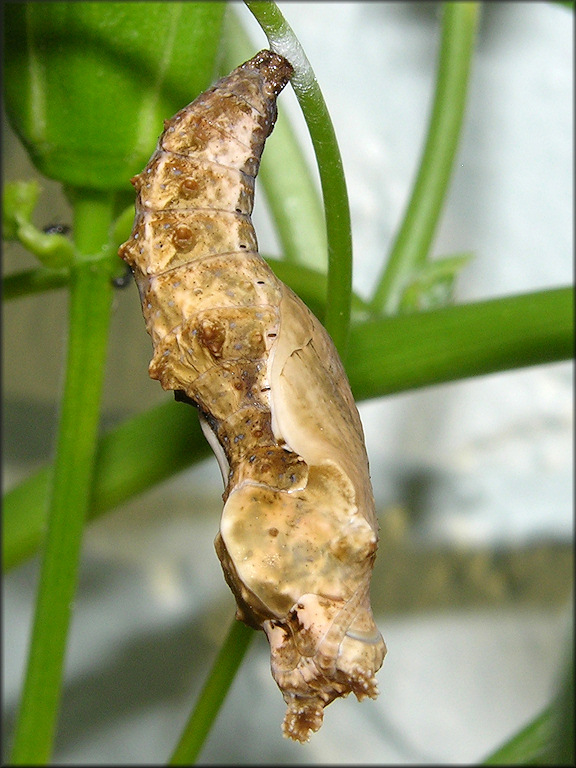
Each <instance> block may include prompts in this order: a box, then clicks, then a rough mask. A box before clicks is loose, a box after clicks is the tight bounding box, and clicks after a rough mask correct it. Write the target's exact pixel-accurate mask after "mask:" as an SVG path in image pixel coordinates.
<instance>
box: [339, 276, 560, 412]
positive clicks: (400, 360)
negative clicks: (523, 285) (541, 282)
mask: <svg viewBox="0 0 576 768" xmlns="http://www.w3.org/2000/svg"><path fill="white" fill-rule="evenodd" d="M573 302H574V291H573V289H572V288H558V289H556V290H550V291H538V292H535V293H528V294H523V295H521V296H507V297H505V298H502V299H491V300H489V301H482V302H475V303H471V304H461V305H458V306H454V307H444V308H443V309H437V310H432V311H430V312H419V313H415V314H410V315H404V316H398V317H393V318H380V319H379V320H373V321H370V322H367V323H362V324H360V325H358V326H357V327H353V328H352V333H351V345H350V354H349V359H348V364H349V372H350V383H351V385H352V391H353V392H354V397H355V398H356V399H359V400H363V399H364V398H368V397H381V396H383V395H388V394H392V393H394V392H404V391H407V390H409V389H415V388H417V387H426V386H430V385H432V384H440V383H443V382H447V381H458V380H461V379H465V378H469V377H471V376H482V375H485V374H487V373H496V372H497V371H506V370H512V369H515V368H523V367H525V366H529V365H539V364H542V363H552V362H555V361H558V360H568V359H570V358H571V357H572V356H573V354H574V316H573V306H574V305H573Z"/></svg>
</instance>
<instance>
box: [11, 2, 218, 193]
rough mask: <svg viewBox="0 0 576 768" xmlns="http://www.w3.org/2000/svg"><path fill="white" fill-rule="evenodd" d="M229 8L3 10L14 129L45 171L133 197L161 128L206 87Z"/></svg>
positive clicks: (27, 6)
mask: <svg viewBox="0 0 576 768" xmlns="http://www.w3.org/2000/svg"><path fill="white" fill-rule="evenodd" d="M223 12H224V4H223V3H203V2H199V3H194V2H190V3H158V2H157V3H124V2H98V3H93V2H92V3H78V2H54V3H48V2H38V3H8V4H6V5H5V6H4V25H5V36H4V43H5V49H4V86H5V103H6V110H7V113H8V117H9V120H10V122H11V124H12V126H13V128H14V130H15V131H16V133H17V134H18V135H19V137H20V138H21V140H22V142H23V143H24V145H25V147H26V148H27V150H28V152H29V154H30V157H31V160H32V162H33V163H34V165H35V166H36V167H37V168H38V170H39V171H40V172H41V173H43V174H44V175H45V176H48V177H49V178H52V179H56V180H58V181H61V182H63V183H65V184H68V185H71V186H77V187H87V188H90V189H100V190H105V189H107V190H117V189H129V188H130V185H129V179H130V177H131V176H133V175H134V174H135V173H137V172H139V171H140V170H141V169H142V168H143V166H144V165H145V164H146V162H147V161H148V158H149V156H150V154H151V152H152V150H153V148H154V144H155V142H156V140H157V138H158V135H159V134H160V133H161V130H162V120H163V119H164V118H165V117H166V116H169V115H172V114H174V113H175V112H176V111H177V110H178V109H180V108H181V107H182V106H183V105H185V104H187V103H188V102H190V101H192V100H193V99H194V98H195V97H196V96H197V94H198V93H199V92H200V91H201V90H204V89H205V88H206V86H207V85H208V84H209V82H210V80H211V78H212V75H213V71H214V60H215V56H216V52H217V47H218V41H219V35H220V26H221V21H222V17H223Z"/></svg>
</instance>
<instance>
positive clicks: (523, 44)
mask: <svg viewBox="0 0 576 768" xmlns="http://www.w3.org/2000/svg"><path fill="white" fill-rule="evenodd" d="M279 6H280V8H281V10H282V11H283V13H284V14H285V17H286V18H287V20H288V21H289V23H290V24H291V26H292V27H293V29H294V31H295V32H296V34H297V36H298V37H299V39H300V41H301V43H302V45H303V47H304V49H305V51H306V53H307V55H308V58H309V60H310V62H311V64H312V66H313V68H314V70H315V72H316V75H317V78H318V81H319V83H320V85H321V87H322V90H323V93H324V97H325V99H326V102H327V104H328V107H329V110H330V112H331V115H332V119H333V122H334V125H335V129H336V134H337V136H338V139H339V142H340V148H341V152H342V156H343V161H344V168H345V171H346V176H347V180H348V187H349V195H350V204H351V210H352V221H353V233H354V250H355V283H354V284H355V288H356V290H357V291H358V292H359V293H360V294H362V295H364V296H368V295H369V292H370V289H371V287H372V286H373V285H374V283H375V280H376V278H377V276H378V274H379V271H380V265H381V263H382V260H383V258H384V255H385V254H386V252H387V250H388V248H389V245H390V241H391V238H392V236H393V234H394V233H395V231H396V229H397V226H398V223H399V221H400V218H401V216H402V214H403V210H404V206H405V203H406V199H407V196H408V194H409V190H410V187H411V183H412V181H413V176H414V173H415V170H416V167H417V163H418V160H419V156H420V151H421V148H422V142H423V137H424V133H425V130H426V125H427V119H428V114H429V109H430V106H431V99H432V93H433V85H434V79H435V71H436V57H437V52H438V45H439V19H438V13H439V5H438V4H436V3H388V2H386V3H383V2H375V3H372V2H371V3H362V2H353V3H352V2H337V3H326V2H323V3H314V2H312V3H310V2H306V3H304V2H302V3H299V2H290V3H279ZM236 9H237V11H238V12H239V13H240V15H241V17H242V18H243V19H244V20H245V22H246V26H247V29H248V30H250V33H251V36H252V38H253V40H254V45H255V50H257V49H259V48H262V47H265V46H266V40H265V38H264V36H263V34H262V33H261V31H260V30H259V28H257V25H256V23H255V22H254V20H253V18H252V16H251V15H250V14H249V13H248V12H247V11H246V9H245V8H244V7H243V5H241V4H236ZM573 77H574V76H573V19H572V16H571V11H568V10H566V9H565V8H563V7H560V6H559V5H555V4H550V3H506V2H503V3H494V4H486V5H484V7H483V10H482V18H481V24H480V30H479V36H478V46H477V53H476V56H475V59H474V63H473V71H472V79H471V87H470V93H469V101H468V109H467V116H466V124H465V129H464V133H463V137H462V142H461V145H460V150H459V155H458V164H457V169H456V172H455V175H454V179H453V182H452V185H451V188H450V194H449V197H448V200H447V205H446V208H445V211H444V215H443V218H442V224H441V227H440V231H439V233H438V237H437V239H436V243H435V246H434V252H435V253H436V254H437V255H443V254H449V253H456V252H461V251H473V252H474V254H475V257H474V259H473V261H472V262H471V264H470V265H469V266H468V267H467V268H466V269H465V270H464V272H463V273H462V276H461V278H460V280H459V283H458V290H457V300H458V301H474V300H481V299H484V298H490V297H496V296H505V295H509V294H515V293H522V292H527V291H531V290H539V289H544V288H548V287H557V286H561V285H567V284H570V283H572V281H573V274H572V254H573V218H572V207H573V96H572V94H573ZM281 104H282V105H283V106H284V107H285V108H286V109H287V110H289V112H290V114H291V117H293V122H294V123H295V125H296V127H297V130H298V131H299V132H300V133H301V136H302V141H303V143H305V145H306V147H307V152H309V156H310V158H311V163H313V161H312V150H311V148H310V146H309V141H308V138H307V134H306V128H305V126H304V124H303V121H302V118H301V116H300V115H299V113H298V107H297V104H296V101H295V98H294V96H293V94H292V92H290V90H289V89H287V91H286V93H285V94H283V95H282V97H281ZM166 117H169V116H168V115H167V116H166ZM3 157H4V177H5V180H9V181H11V180H15V179H28V178H32V177H35V176H36V174H35V172H34V170H33V169H32V167H31V166H30V163H29V161H28V160H27V157H26V155H25V152H24V150H23V149H22V148H21V146H20V145H19V143H18V141H17V139H15V137H14V135H13V134H12V133H11V131H10V128H9V126H8V125H7V123H6V120H5V118H3ZM42 185H43V188H44V190H45V191H44V194H43V197H42V201H43V203H44V208H43V209H41V210H39V211H38V216H37V222H36V223H37V224H38V225H39V226H44V225H48V224H53V223H64V224H70V223H71V222H70V214H69V210H68V209H67V206H66V203H65V201H64V200H63V198H62V196H61V195H60V193H59V189H58V185H56V184H52V183H51V182H49V181H46V180H42ZM254 223H255V227H256V231H257V232H258V239H259V242H260V247H261V250H262V251H263V252H266V253H277V247H276V243H275V238H274V236H273V233H272V230H271V226H270V222H269V219H268V216H267V213H266V209H265V204H264V200H263V198H262V196H259V195H258V191H257V194H256V209H255V214H254ZM3 261H4V270H5V272H10V271H13V270H16V269H23V268H25V267H27V266H33V265H34V259H33V258H32V257H31V256H28V255H26V254H25V253H24V251H23V250H21V249H19V248H18V247H16V246H12V245H10V247H6V248H5V250H4V260H3ZM65 322H66V293H65V291H58V292H53V293H49V294H46V295H44V296H34V297H29V298H26V299H21V300H18V301H16V302H12V303H10V304H6V305H4V307H3V337H4V344H3V374H4V375H3V420H4V423H3V427H4V429H3V434H2V438H3V452H2V455H3V457H4V461H3V472H4V487H5V489H6V488H9V487H11V486H12V485H14V484H15V483H17V482H18V481H19V480H21V479H22V478H24V477H26V476H27V475H28V474H29V473H30V472H31V471H33V470H34V469H36V468H38V467H39V466H41V465H42V464H43V463H45V462H46V461H47V460H48V459H49V458H50V456H51V455H52V450H53V443H54V435H55V428H56V423H57V422H56V419H57V407H58V406H57V403H58V400H59V396H60V389H61V384H62V369H63V362H64V354H65V341H66V325H65ZM24 350H26V352H25V354H24ZM150 352H151V344H150V341H149V337H148V336H147V334H146V333H145V330H144V324H143V321H142V316H141V311H140V304H139V299H138V295H137V291H136V289H135V286H133V285H131V286H130V287H129V288H127V289H126V290H123V291H120V290H119V291H118V293H117V297H116V306H115V313H114V317H113V324H112V333H111V344H110V353H109V354H110V356H109V373H108V378H107V383H106V391H105V398H104V416H103V426H104V427H106V426H110V425H112V424H115V423H118V422H119V421H121V420H123V419H125V418H127V417H128V416H130V415H132V414H134V413H137V412H139V411H141V410H143V409H146V408H148V407H150V406H152V405H154V404H157V403H160V402H162V401H163V400H164V399H165V398H168V397H171V394H169V393H164V392H163V391H162V389H161V388H160V386H159V385H158V383H157V382H152V381H150V380H149V378H148V375H147V367H148V361H149V358H150ZM572 379H573V372H572V364H571V363H559V364H554V365H547V366H541V367H535V368H531V369H525V370H520V371H515V372H512V373H502V374H498V375H493V376H486V377H482V378H479V379H477V380H466V381H462V382H457V383H453V384H447V385H441V386H435V387H431V388H428V389H424V390H422V391H415V392H409V393H405V394H401V395H395V396H392V397H389V398H386V399H382V400H375V401H371V402H365V403H362V404H360V413H361V416H362V419H363V422H364V426H365V431H366V439H367V447H368V453H369V456H370V465H371V473H372V478H373V484H374V489H375V495H376V502H377V509H378V513H379V519H380V525H381V534H380V536H381V542H380V550H379V557H378V560H377V563H376V568H375V574H374V578H373V588H372V594H373V606H374V610H375V614H376V618H377V622H378V624H379V627H380V629H381V631H382V634H383V635H384V638H385V640H386V643H387V645H388V656H387V657H386V659H385V661H384V665H383V667H382V669H381V671H380V673H379V675H378V679H379V687H380V697H379V699H378V701H377V702H370V701H367V702H364V703H362V704H359V703H358V702H356V701H355V700H354V699H353V698H349V699H346V700H344V701H338V702H335V703H334V704H332V705H331V706H330V707H329V708H328V709H327V710H326V713H325V722H324V726H323V728H322V730H321V731H320V732H319V733H318V734H316V735H315V736H313V737H312V740H311V742H310V743H309V744H308V745H306V746H304V747H302V746H299V745H296V744H292V743H289V742H287V741H285V740H284V739H283V738H282V736H281V731H280V723H281V721H282V718H283V713H284V703H283V700H282V696H281V694H280V692H279V691H278V689H277V687H276V685H275V683H274V681H273V679H272V678H271V675H270V671H269V653H268V648H267V643H266V641H265V638H264V637H263V635H262V634H261V633H259V634H258V635H257V636H256V637H255V639H254V641H253V644H252V646H251V648H250V650H249V652H248V657H247V660H246V662H245V664H244V665H243V667H242V669H241V671H240V674H239V675H238V677H237V679H236V680H235V682H234V684H233V687H232V689H231V692H230V694H229V696H228V698H227V701H226V703H225V706H224V708H223V710H222V712H221V714H220V716H219V718H218V721H217V723H216V725H215V727H214V729H213V731H212V733H211V736H210V738H209V741H208V742H207V745H206V747H205V749H204V752H203V753H202V755H201V762H203V763H252V764H258V763H266V764H274V763H276V764H284V763H309V764H310V763H312V764H314V763H387V762H395V763H406V764H411V763H418V764H424V763H440V762H442V763H467V762H476V761H479V760H481V759H482V758H484V757H485V756H487V755H488V754H489V753H490V752H491V751H492V750H494V749H495V748H496V747H497V746H499V744H500V743H501V742H503V741H505V740H506V739H507V738H509V737H510V736H511V735H512V734H513V733H514V732H515V731H516V730H517V729H519V728H520V727H522V726H523V725H524V724H525V723H527V722H528V721H529V720H530V719H531V718H533V717H534V716H536V715H537V714H538V713H539V712H540V711H541V709H542V708H543V707H544V706H545V705H546V704H547V703H548V702H549V701H550V698H551V696H552V695H553V694H554V692H555V690H556V686H557V683H558V677H559V675H560V674H561V671H562V664H563V660H564V656H565V655H566V654H567V652H568V647H567V641H568V632H569V628H570V627H571V624H572V608H571V605H572V593H573V580H572V579H573V550H572V545H573V515H572V497H573V479H572V478H573V474H572V467H573V450H572V427H573V425H572V413H573V405H572V385H573V381H572ZM182 407H185V406H182ZM221 493H222V482H221V477H220V472H219V470H218V467H217V464H216V461H215V460H214V459H210V460H209V461H207V462H205V463H203V464H202V465H200V466H198V467H196V468H193V469H191V470H188V471H186V472H183V473H180V474H179V475H178V476H177V477H175V478H174V479H173V480H171V481H169V482H166V483H164V484H163V485H162V486H160V487H158V488H156V489H155V490H154V491H153V492H150V493H147V494H145V495H142V496H140V497H138V498H136V499H134V500H133V501H132V502H131V503H130V504H126V505H124V506H123V507H122V508H120V509H118V510H116V511H115V512H113V513H111V514H108V515H106V516H104V517H103V518H102V519H100V520H98V521H97V522H95V523H93V524H92V525H90V527H89V528H88V530H87V533H86V536H85V542H84V549H83V561H82V570H81V581H80V586H79V591H78V595H77V602H76V606H75V617H74V623H73V628H72V634H71V638H70V647H69V654H68V661H67V673H66V688H65V693H64V699H63V710H62V718H61V724H60V729H59V734H58V741H57V752H56V754H55V756H54V762H56V763H59V764H103V763H114V764H129V763H159V762H165V761H166V759H167V758H168V756H169V754H170V753H171V751H172V749H173V747H174V745H175V743H176V741H177V739H178V737H179V735H180V732H181V730H182V728H183V726H184V723H185V721H186V718H187V716H188V713H189V711H190V708H191V706H192V703H193V702H194V701H195V699H196V696H197V694H198V692H199V690H200V687H201V686H202V683H203V681H204V679H205V675H206V674H207V671H208V669H209V665H210V664H211V662H212V660H213V659H214V657H215V654H216V652H217V649H218V647H219V645H220V644H221V642H222V640H223V637H224V635H225V633H226V631H227V629H228V626H229V623H230V620H231V618H232V616H233V612H234V601H233V598H232V596H231V594H230V593H229V590H228V588H227V586H226V584H225V583H224V580H223V578H222V573H221V569H220V565H219V563H218V560H217V558H216V555H215V552H214V549H213V543H212V542H213V539H214V536H215V534H216V531H217V528H218V520H219V515H220V511H221V507H222V501H221ZM37 574H38V560H37V559H34V560H32V561H30V562H29V563H26V564H25V565H23V566H21V567H19V568H18V569H16V570H15V571H14V572H12V573H10V574H9V575H8V576H7V577H6V578H5V580H4V590H3V618H4V621H3V632H4V636H3V702H4V713H3V718H4V720H3V725H4V734H5V736H6V737H7V738H6V739H5V740H4V741H5V745H6V742H7V743H9V737H10V731H11V729H12V727H13V723H14V717H15V713H16V706H17V696H18V691H19V688H20V685H21V679H22V673H23V669H24V663H25V659H26V652H27V640H28V634H29V629H30V621H31V617H32V612H33V607H34V596H35V586H36V579H37Z"/></svg>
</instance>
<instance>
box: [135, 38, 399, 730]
mask: <svg viewBox="0 0 576 768" xmlns="http://www.w3.org/2000/svg"><path fill="white" fill-rule="evenodd" d="M291 75H292V67H291V65H290V64H289V62H288V61H287V60H286V59H285V58H283V57H282V56H280V55H278V54H275V53H273V52H271V51H268V50H264V51H261V52H260V53H258V54H257V55H256V56H254V58H253V59H251V60H250V61H247V62H246V63H245V64H243V65H242V66H240V67H238V68H237V69H235V70H234V71H233V72H232V73H231V74H230V75H228V76H227V77H224V78H222V79H221V80H219V81H218V82H217V83H216V84H215V85H214V86H213V87H212V88H210V89H209V90H208V91H206V92H205V93H203V94H201V95H200V96H199V97H198V98H197V99H196V100H195V101H194V102H192V103H191V104H189V105H188V106H187V107H184V109H182V110H181V111H180V112H178V114H176V115H175V116H174V117H173V118H172V119H171V120H168V121H166V123H165V130H164V133H163V134H162V136H161V137H160V139H159V142H158V146H157V149H156V151H155V152H154V154H153V155H152V157H151V159H150V162H149V163H148V165H147V166H146V168H145V169H144V170H143V171H142V173H140V174H138V176H135V177H134V179H132V183H133V184H134V186H135V187H136V189H137V191H138V199H137V203H136V218H135V221H134V227H133V230H132V234H131V236H130V239H129V240H128V241H127V242H126V243H124V245H122V246H121V248H120V256H121V257H122V258H123V259H124V260H125V261H126V262H127V263H128V264H129V265H130V267H131V269H132V271H133V273H134V277H135V279H136V283H137V285H138V289H139V291H140V297H141V300H142V310H143V314H144V318H145V321H146V327H147V329H148V333H149V334H150V336H151V337H152V341H153V344H154V357H153V359H152V361H151V363H150V376H151V377H152V378H153V379H158V380H159V381H160V382H161V384H162V386H163V387H164V389H172V390H176V391H177V392H178V393H180V397H181V398H183V399H186V400H188V401H190V402H192V403H193V404H194V405H196V406H197V408H198V410H199V414H200V419H201V422H202V424H203V429H204V432H205V434H206V436H207V438H208V440H209V441H210V444H211V445H212V447H213V448H214V451H215V453H216V455H217V457H218V460H219V463H220V466H221V469H222V474H223V477H224V482H225V485H226V488H225V491H224V495H223V498H224V502H225V503H224V509H223V512H222V520H221V524H220V532H219V534H218V536H217V537H216V542H215V544H216V552H217V553H218V557H219V558H220V561H221V563H222V568H223V570H224V576H225V578H226V581H227V582H228V584H229V586H230V588H231V589H232V592H233V593H234V596H235V598H236V602H237V606H238V610H237V614H236V615H237V618H239V619H241V620H242V621H244V622H246V623H247V624H249V625H250V626H252V627H254V628H256V629H263V630H264V632H265V633H266V635H267V637H268V640H269V642H270V651H271V668H272V674H273V676H274V679H275V680H276V682H277V684H278V686H279V687H280V690H281V691H282V694H283V696H284V699H285V701H286V704H287V706H288V709H287V712H286V717H285V720H284V725H283V730H284V734H285V735H286V736H289V737H290V738H292V739H295V740H297V741H301V742H303V741H307V740H308V739H309V737H310V733H311V732H312V731H317V730H318V729H319V728H320V726H321V724H322V717H323V710H324V707H326V705H328V704H329V703H330V702H331V701H333V700H334V699H336V698H338V697H341V696H347V695H348V694H349V693H350V692H353V693H354V694H355V695H356V697H357V698H358V699H363V698H365V697H371V698H375V697H376V696H377V694H378V691H377V687H376V679H375V673H376V672H377V671H378V669H379V668H380V666H381V664H382V661H383V659H384V655H385V653H386V648H385V645H384V642H383V640H382V636H381V635H380V632H379V631H378V629H377V627H376V625H375V623H374V619H373V616H372V610H371V607H370V596H369V587H370V576H371V572H372V566H373V564H374V558H375V555H376V545H377V538H378V536H377V529H378V524H377V521H376V515H375V511H374V499H373V495H372V488H371V484H370V476H369V473H368V459H367V456H366V449H365V447H364V438H363V432H362V425H361V422H360V417H359V415H358V411H357V409H356V406H355V404H354V400H353V397H352V393H351V391H350V386H349V384H348V380H347V378H346V374H345V372H344V369H343V367H342V364H341V362H340V360H339V358H338V354H337V352H336V349H335V348H334V345H333V343H332V341H331V339H330V337H329V336H328V334H327V333H326V331H325V330H324V328H323V327H322V325H321V324H320V322H319V321H318V320H317V319H316V318H315V317H314V315H313V314H312V313H311V312H310V311H309V310H308V308H307V307H306V306H305V305H304V304H303V303H302V301H301V300H300V299H299V298H298V297H297V296H296V295H295V294H294V293H293V292H292V291H291V290H290V289H289V288H288V287H287V286H286V285H284V284H283V283H281V282H280V281H279V280H278V279H277V278H276V277H275V275H274V274H273V272H272V271H271V270H270V268H269V267H268V266H267V264H266V263H265V261H264V260H263V259H262V258H261V256H260V255H259V253H258V245H257V241H256V234H255V232H254V229H253V227H252V222H251V219H250V215H251V213H252V206H253V200H254V180H255V177H256V174H257V173H258V166H259V162H260V157H261V155H262V150H263V148H264V142H265V140H266V138H267V137H268V136H269V135H270V133H271V131H272V128H273V126H274V122H275V120H276V99H277V97H278V94H279V93H280V91H281V90H282V89H283V88H284V86H285V85H286V83H287V82H288V80H289V79H290V77H291Z"/></svg>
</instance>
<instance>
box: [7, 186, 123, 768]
mask: <svg viewBox="0 0 576 768" xmlns="http://www.w3.org/2000/svg"><path fill="white" fill-rule="evenodd" d="M74 208H75V211H74V214H75V221H74V232H75V241H76V248H77V251H78V253H79V254H80V255H81V256H86V257H87V258H86V260H85V261H80V262H79V263H78V264H77V265H75V266H74V268H73V269H72V273H71V283H70V309H69V323H70V330H69V340H68V357H67V368H66V379H65V384H64V394H63V400H62V412H61V416H60V425H59V433H58V440H57V448H56V460H55V464H54V475H53V478H52V487H51V489H50V495H49V508H48V516H47V520H48V530H47V536H46V540H45V549H44V556H43V561H42V569H41V575H40V583H39V587H38V597H37V604H36V612H35V616H34V624H33V630H32V640H31V645H30V654H29V658H28V666H27V670H26V678H25V682H24V689H23V693H22V699H21V702H20V711H19V717H18V722H17V725H16V732H15V740H14V747H13V752H12V763H14V764H19V765H22V764H27V765H42V764H45V763H46V762H48V761H49V760H50V756H51V752H52V744H53V740H54V733H55V730H56V723H57V717H58V709H59V702H60V695H61V688H62V674H63V667H64V657H65V651H66V641H67V634H68V627H69V623H70V617H71V607H72V605H73V601H74V594H75V591H76V583H77V571H78V562H79V553H80V545H81V541H82V530H83V525H84V520H85V516H86V512H87V510H88V507H89V504H90V489H91V485H92V476H93V470H94V457H95V453H96V444H97V431H98V421H99V409H100V399H101V391H102V380H103V371H104V366H105V360H106V348H107V341H108V325H109V319H110V308H111V303H112V287H111V283H110V266H109V261H108V260H102V248H103V244H104V245H105V244H106V243H107V241H108V230H109V226H110V222H111V216H112V198H111V195H109V194H91V193H84V194H82V193H78V194H77V195H76V196H75V200H74ZM96 254H99V255H100V261H99V262H97V261H92V260H91V259H92V258H93V257H94V256H95V255H96Z"/></svg>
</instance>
